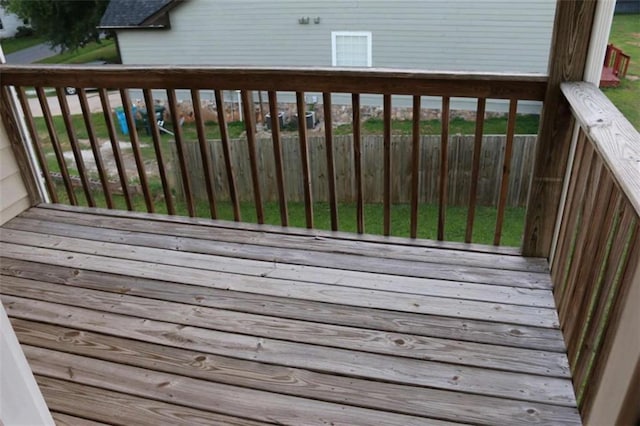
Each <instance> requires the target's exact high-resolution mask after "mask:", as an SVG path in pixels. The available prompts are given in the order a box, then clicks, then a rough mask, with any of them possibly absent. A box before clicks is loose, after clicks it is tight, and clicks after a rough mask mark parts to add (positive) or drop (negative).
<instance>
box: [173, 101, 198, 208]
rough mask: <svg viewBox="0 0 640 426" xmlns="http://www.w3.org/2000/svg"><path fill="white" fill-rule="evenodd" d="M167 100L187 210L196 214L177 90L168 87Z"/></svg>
mask: <svg viewBox="0 0 640 426" xmlns="http://www.w3.org/2000/svg"><path fill="white" fill-rule="evenodd" d="M167 101H168V102H169V114H170V115H171V122H172V123H173V133H174V138H175V140H176V152H177V154H178V164H179V166H180V176H181V177H182V189H183V190H184V199H185V203H186V205H187V211H188V212H189V216H190V217H194V216H195V215H196V210H195V207H194V204H193V192H192V191H191V181H190V179H189V165H188V164H187V160H186V156H185V152H184V141H183V138H182V123H180V117H179V116H178V110H177V108H176V107H177V104H178V101H177V99H176V92H175V90H173V89H167Z"/></svg>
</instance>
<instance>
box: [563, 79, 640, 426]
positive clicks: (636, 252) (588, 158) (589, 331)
mask: <svg viewBox="0 0 640 426" xmlns="http://www.w3.org/2000/svg"><path fill="white" fill-rule="evenodd" d="M561 89H562V92H563V94H564V96H565V97H566V99H567V100H568V102H569V104H570V106H571V110H572V114H573V116H574V118H575V119H576V121H577V122H578V124H579V125H580V128H579V129H578V135H577V141H576V149H575V156H574V159H573V163H572V164H571V172H570V175H569V181H568V182H567V183H568V186H567V196H566V202H565V205H564V209H563V212H562V216H561V218H560V220H559V223H558V232H557V248H556V254H555V257H554V259H553V263H552V268H551V277H552V281H553V284H554V296H555V300H556V304H557V308H558V318H559V320H560V326H561V328H562V331H563V334H564V338H565V342H566V344H567V353H568V356H569V363H570V366H571V370H572V376H573V381H574V388H575V391H576V400H577V402H578V406H579V408H580V412H581V414H582V416H583V420H584V421H585V423H586V424H603V423H607V424H609V423H610V424H628V423H632V422H633V417H634V416H635V415H636V414H637V413H635V412H634V410H635V409H636V407H635V406H634V404H629V403H628V401H629V400H630V399H629V398H631V399H633V398H636V399H637V391H638V389H640V377H639V376H638V374H637V372H638V369H639V368H640V338H638V329H639V328H640V321H638V316H637V312H638V309H639V308H640V298H638V295H639V294H640V134H639V133H638V132H637V131H636V130H635V129H634V128H633V126H632V125H631V124H630V123H629V122H628V121H627V119H626V118H624V116H622V114H621V113H620V112H619V111H618V110H617V109H616V108H615V106H614V105H613V104H612V103H611V101H609V100H608V99H607V98H606V97H605V95H604V94H603V93H602V92H600V90H599V89H598V88H596V87H595V86H594V85H593V84H591V83H584V82H580V83H563V84H562V86H561ZM629 321H631V322H632V324H629ZM634 321H635V323H633V322H634ZM634 372H635V373H634ZM634 395H635V397H634Z"/></svg>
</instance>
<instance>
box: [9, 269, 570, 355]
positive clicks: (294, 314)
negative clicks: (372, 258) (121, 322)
mask: <svg viewBox="0 0 640 426" xmlns="http://www.w3.org/2000/svg"><path fill="white" fill-rule="evenodd" d="M0 269H1V270H2V274H4V275H13V276H20V277H23V278H29V279H33V280H46V281H49V282H53V283H59V284H66V285H69V286H75V287H83V288H91V289H95V290H103V291H111V292H118V293H126V294H130V295H132V296H141V297H150V298H156V299H161V300H167V301H173V302H180V303H190V304H194V305H198V306H209V307H212V308H220V309H227V310H231V311H237V310H242V311H244V312H249V313H258V314H261V313H264V312H269V313H271V314H272V315H276V316H280V317H284V318H292V319H300V320H304V321H311V322H319V323H333V324H341V325H351V326H357V327H364V326H365V325H368V326H370V327H371V328H373V329H376V330H385V331H392V332H399V333H410V334H417V335H423V336H432V337H443V338H447V339H455V340H461V341H472V342H478V343H488V344H499V345H504V346H514V347H522V348H529V349H540V350H546V351H551V352H563V353H564V352H565V346H564V342H563V341H562V335H561V332H560V330H556V329H548V328H540V327H527V326H518V325H514V324H502V323H495V322H488V321H474V320H460V319H457V318H451V317H444V316H433V315H421V314H415V313H408V312H399V311H389V310H382V309H371V308H361V307H354V306H345V305H340V304H329V303H323V302H315V301H306V300H298V299H293V298H289V299H287V300H286V301H283V300H282V299H281V298H279V297H276V296H266V295H255V294H251V293H242V292H236V291H229V290H222V289H213V288H209V287H201V286H192V285H186V284H181V283H177V282H171V281H161V280H151V279H146V278H136V277H131V276H125V275H117V274H104V273H101V272H95V271H90V270H87V269H78V268H70V267H62V266H55V265H50V264H45V263H35V262H27V261H25V260H18V259H10V258H4V259H3V261H2V263H0Z"/></svg>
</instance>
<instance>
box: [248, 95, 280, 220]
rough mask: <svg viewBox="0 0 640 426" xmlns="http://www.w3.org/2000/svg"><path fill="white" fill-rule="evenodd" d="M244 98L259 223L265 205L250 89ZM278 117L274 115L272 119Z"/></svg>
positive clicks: (252, 179) (254, 195) (262, 216)
mask: <svg viewBox="0 0 640 426" xmlns="http://www.w3.org/2000/svg"><path fill="white" fill-rule="evenodd" d="M240 97H241V99H242V112H243V115H244V124H245V128H246V130H247V145H248V147H249V163H250V166H251V181H252V183H253V199H254V203H255V205H256V216H257V219H258V223H264V207H263V206H262V195H261V192H260V177H259V175H258V173H259V172H258V158H257V153H256V123H255V116H254V111H253V95H252V93H251V92H250V91H246V90H243V91H242V92H240ZM274 119H275V120H277V119H278V117H277V116H276V117H272V120H274Z"/></svg>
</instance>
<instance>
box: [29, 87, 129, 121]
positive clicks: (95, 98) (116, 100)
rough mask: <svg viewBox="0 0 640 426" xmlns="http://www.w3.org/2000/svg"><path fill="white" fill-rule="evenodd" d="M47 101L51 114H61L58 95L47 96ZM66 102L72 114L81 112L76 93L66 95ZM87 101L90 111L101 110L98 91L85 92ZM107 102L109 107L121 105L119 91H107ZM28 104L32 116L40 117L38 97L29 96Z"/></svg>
mask: <svg viewBox="0 0 640 426" xmlns="http://www.w3.org/2000/svg"><path fill="white" fill-rule="evenodd" d="M47 101H48V102H49V108H50V109H51V115H53V116H56V115H61V114H62V112H61V111H60V104H59V103H58V97H57V96H56V95H55V94H53V95H49V96H47ZM67 103H68V104H69V111H70V112H71V114H72V115H75V114H82V108H80V101H79V100H78V96H77V95H69V96H67ZM87 103H88V104H89V109H90V110H91V112H100V111H102V105H101V103H100V96H99V95H98V92H87ZM109 103H110V104H111V108H116V107H119V106H122V99H121V98H120V93H119V92H109ZM29 106H30V107H31V113H32V114H33V116H34V117H42V110H41V109H40V102H38V98H35V97H32V98H29Z"/></svg>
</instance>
